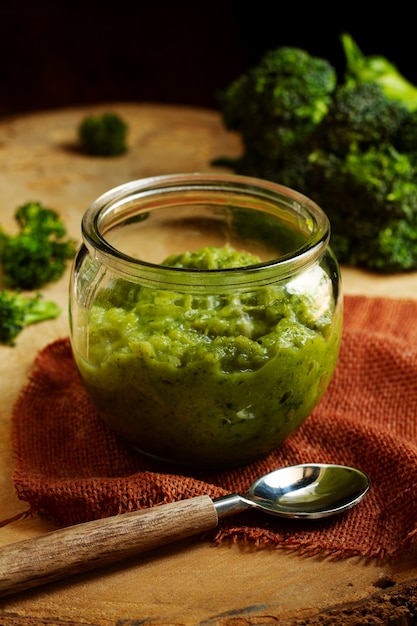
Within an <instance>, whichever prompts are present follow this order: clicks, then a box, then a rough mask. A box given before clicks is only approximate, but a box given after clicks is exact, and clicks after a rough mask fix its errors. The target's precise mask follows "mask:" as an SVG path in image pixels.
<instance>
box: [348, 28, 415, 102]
mask: <svg viewBox="0 0 417 626" xmlns="http://www.w3.org/2000/svg"><path fill="white" fill-rule="evenodd" d="M341 41H342V46H343V49H344V53H345V56H346V64H347V70H346V82H356V83H358V82H369V83H374V84H378V85H380V86H381V87H382V89H383V90H384V93H385V95H386V96H387V97H388V98H390V99H392V100H398V101H400V102H402V103H403V104H404V105H405V106H406V107H407V108H408V109H409V110H410V111H414V110H416V109H417V87H416V86H415V85H413V84H412V83H410V82H409V81H408V80H407V79H406V78H405V77H404V76H403V75H402V74H401V73H400V72H399V71H398V69H397V68H396V67H395V65H394V64H393V63H391V62H390V61H388V59H386V58H385V57H383V56H376V55H372V56H365V55H364V54H363V53H362V51H361V50H360V48H359V46H358V45H357V43H356V42H355V41H354V40H353V38H352V37H351V36H350V35H349V34H347V33H344V34H343V35H342V36H341Z"/></svg>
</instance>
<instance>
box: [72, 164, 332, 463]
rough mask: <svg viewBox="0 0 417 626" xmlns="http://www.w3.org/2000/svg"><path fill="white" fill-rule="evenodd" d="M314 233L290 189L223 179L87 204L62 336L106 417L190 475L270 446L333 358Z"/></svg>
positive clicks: (324, 244)
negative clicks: (67, 339)
mask: <svg viewBox="0 0 417 626" xmlns="http://www.w3.org/2000/svg"><path fill="white" fill-rule="evenodd" d="M329 230H330V229H329V222H328V219H327V217H326V215H325V214H324V213H323V211H322V210H321V209H320V208H319V207H318V206H317V205H316V204H315V203H314V202H312V201H311V200H309V199H308V198H306V197H305V196H303V195H300V194H299V193H297V192H296V191H293V190H291V189H288V188H285V187H281V186H279V185H277V184H274V183H271V182H267V181H261V180H257V179H251V178H246V177H242V176H234V175H221V174H184V175H172V176H160V177H155V178H148V179H143V180H137V181H132V182H129V183H127V184H124V185H121V186H119V187H117V188H115V189H112V190H110V191H108V192H107V193H105V194H104V195H102V196H101V197H99V198H98V199H97V200H96V201H95V202H93V204H92V205H91V206H90V207H89V209H88V210H87V211H86V213H85V215H84V217H83V222H82V231H83V241H84V243H83V244H82V246H81V248H80V250H79V252H78V254H77V257H76V259H75V263H74V266H73V272H72V278H71V287H70V291H71V293H70V335H71V342H72V348H73V352H74V357H75V361H76V363H77V366H78V369H79V372H80V375H81V378H82V380H83V382H84V384H85V387H86V389H87V391H88V393H89V396H90V398H91V400H92V402H93V403H94V405H95V406H96V408H97V410H98V412H99V413H100V415H101V416H102V418H103V419H104V420H105V422H106V423H107V424H108V425H109V426H110V427H111V428H112V429H113V430H114V431H115V432H116V433H118V434H119V435H120V436H121V437H122V438H123V439H124V440H125V441H126V442H128V443H129V444H130V445H132V446H134V447H135V448H136V449H137V450H138V451H140V452H141V453H144V454H146V455H149V456H151V457H153V458H155V459H159V460H161V461H166V462H169V463H174V464H180V465H189V466H195V467H200V468H210V467H219V468H220V467H228V466H235V465H239V464H243V463H247V462H250V461H252V460H254V459H257V458H260V457H262V456H264V455H266V454H268V453H269V452H270V451H271V450H272V449H274V448H275V447H276V446H279V445H280V444H281V443H282V442H283V441H284V439H285V438H286V437H288V435H290V434H291V433H293V432H294V431H295V429H297V428H298V427H299V426H300V425H301V424H302V423H303V422H304V421H305V420H306V419H307V417H308V416H309V415H310V414H311V412H312V410H313V408H314V407H315V406H316V404H317V402H318V401H319V400H320V398H321V397H322V395H323V393H324V392H325V390H326V388H327V386H328V384H329V381H330V379H331V377H332V374H333V372H334V369H335V366H336V362H337V358H338V354H339V348H340V342H341V333H342V317H343V306H342V296H341V291H340V273H339V267H338V263H337V261H336V259H335V258H334V255H333V254H332V252H331V250H330V249H329V245H328V242H329ZM242 250H244V251H245V252H244V254H246V253H250V255H255V256H254V257H252V256H250V257H248V258H247V257H245V256H243V257H242V258H240V257H238V251H242ZM196 251H198V252H196ZM185 252H187V253H188V254H185V255H184V254H183V253H185ZM189 253H191V254H189ZM193 253H194V254H193ZM171 255H174V256H175V255H177V256H176V257H175V260H174V261H173V260H172V257H171ZM178 255H180V256H179V257H178ZM223 256H225V257H227V259H226V260H225V261H224V264H226V265H227V267H221V266H219V265H218V264H216V258H217V257H220V258H222V257H223ZM166 257H171V260H170V261H169V263H171V264H174V265H175V264H176V265H175V266H173V265H170V266H168V265H165V264H163V263H164V261H165V259H166ZM190 259H192V262H193V264H192V267H190V266H189V262H190ZM248 259H249V260H248ZM231 262H234V263H235V264H237V265H238V267H230V263H231ZM242 263H243V266H242V265H241V264H242ZM178 265H179V266H178ZM220 265H221V264H220Z"/></svg>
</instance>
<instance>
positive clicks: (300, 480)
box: [0, 463, 370, 596]
mask: <svg viewBox="0 0 417 626" xmlns="http://www.w3.org/2000/svg"><path fill="white" fill-rule="evenodd" d="M369 486H370V481H369V478H368V476H367V475H366V474H365V473H364V472H362V471H360V470H358V469H355V468H352V467H346V466H343V465H325V464H320V463H319V464H302V465H295V466H292V467H283V468H281V469H278V470H275V471H273V472H270V473H269V474H266V475H265V476H263V477H261V478H259V479H258V480H256V481H255V482H254V483H253V484H252V485H251V486H250V488H249V490H248V491H247V493H246V494H245V495H240V494H237V493H232V494H229V495H226V496H222V497H220V498H215V499H214V500H212V499H211V498H210V497H209V496H197V497H195V498H189V499H186V500H180V501H178V502H173V503H170V504H163V505H159V506H155V507H151V508H148V509H144V510H141V511H133V512H130V513H123V514H122V515H115V516H112V517H107V518H104V519H99V520H94V521H91V522H84V523H82V524H76V525H75V526H69V527H68V528H62V529H60V530H56V531H52V532H49V533H45V534H44V535H39V536H37V537H34V538H30V539H25V540H23V541H19V542H17V543H14V544H10V545H6V546H3V547H2V548H0V596H6V595H10V594H12V593H16V592H18V591H24V590H26V589H30V588H33V587H36V586H40V585H43V584H45V583H48V582H52V581H55V580H60V579H63V578H66V577H68V576H72V575H74V574H79V573H81V572H85V571H88V570H92V569H95V568H98V567H100V566H102V565H107V564H109V563H114V562H116V561H120V560H122V559H124V558H127V557H129V556H133V555H135V554H139V553H141V552H144V551H146V550H149V549H152V548H157V547H159V546H162V545H164V544H167V543H170V542H172V541H174V540H179V539H184V538H186V537H190V536H192V535H195V534H197V533H201V532H204V531H207V530H210V529H212V528H215V527H216V526H217V524H218V521H219V519H222V518H224V517H228V516H230V515H234V514H236V513H241V512H243V511H246V510H247V509H250V508H252V507H253V508H256V509H260V510H262V511H265V512H266V513H270V514H272V515H278V516H280V517H290V518H303V519H318V518H321V517H327V516H329V515H334V514H336V513H341V512H342V511H345V510H346V509H349V508H351V507H352V506H354V505H355V504H357V503H358V502H359V501H360V500H361V499H362V498H363V496H364V495H365V494H366V492H367V491H368V489H369Z"/></svg>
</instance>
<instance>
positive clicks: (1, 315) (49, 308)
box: [0, 289, 61, 346]
mask: <svg viewBox="0 0 417 626" xmlns="http://www.w3.org/2000/svg"><path fill="white" fill-rule="evenodd" d="M60 313H61V309H60V308H59V307H58V305H57V304H55V302H51V301H44V300H41V296H40V294H37V295H35V296H24V295H23V294H21V293H18V292H15V291H7V290H5V289H3V290H0V343H1V344H3V345H9V346H13V345H14V344H15V340H16V338H17V336H18V335H19V334H20V333H21V332H22V330H23V329H24V328H26V326H29V324H36V323H38V322H42V321H44V320H47V319H54V318H56V317H58V316H59V315H60Z"/></svg>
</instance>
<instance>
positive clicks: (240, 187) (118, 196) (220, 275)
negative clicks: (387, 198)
mask: <svg viewBox="0 0 417 626" xmlns="http://www.w3.org/2000/svg"><path fill="white" fill-rule="evenodd" d="M172 190H176V191H189V190H199V191H207V192H210V191H216V192H219V191H225V192H229V193H230V192H233V191H234V192H239V193H240V194H245V195H247V196H251V197H252V196H253V197H256V198H258V199H259V200H264V201H269V202H271V203H274V204H276V205H277V206H278V203H281V204H282V203H283V202H285V205H286V208H287V209H288V210H290V211H291V212H292V213H293V214H294V216H295V217H297V216H298V218H299V219H300V218H301V219H302V220H308V223H309V236H307V237H306V239H305V241H303V243H302V245H301V246H299V247H298V248H297V249H295V250H293V251H292V252H291V253H287V254H283V255H281V256H279V257H277V258H273V259H270V260H267V261H262V262H260V263H258V264H254V265H249V266H244V267H235V268H222V269H197V270H196V269H187V268H178V267H170V266H166V265H160V264H157V263H152V262H149V261H145V260H142V259H138V258H136V257H132V256H130V255H128V254H126V253H124V252H122V251H121V250H119V249H117V248H116V247H114V246H113V245H112V244H110V242H109V241H108V240H107V239H106V237H105V231H106V228H108V225H109V222H111V219H112V214H114V212H115V211H116V212H117V211H119V212H121V211H123V206H124V203H126V202H127V201H128V199H132V198H135V200H138V201H139V200H140V199H141V198H145V197H151V196H152V195H155V196H156V195H157V194H161V193H164V192H169V191H172ZM210 202H211V201H210ZM81 226H82V236H83V241H84V244H85V246H86V247H87V248H88V249H89V252H90V254H92V255H93V256H94V257H96V258H99V259H100V260H101V261H103V262H104V263H106V264H107V265H110V266H111V267H113V269H115V270H116V271H118V272H120V273H122V274H125V275H129V276H130V275H132V274H135V272H137V271H140V273H141V278H142V279H143V278H145V279H146V278H147V279H149V280H153V281H155V280H156V281H158V280H159V281H162V282H165V279H164V278H163V277H162V276H161V273H163V276H164V277H167V276H169V282H170V283H171V284H177V285H179V284H181V285H185V284H187V285H190V284H195V285H198V284H200V283H201V284H207V281H210V282H212V281H213V284H214V283H216V282H222V283H223V284H226V283H227V284H230V285H232V284H233V285H237V284H244V283H248V282H250V283H253V282H259V281H261V282H263V281H269V280H271V276H272V275H274V276H275V278H276V277H277V276H279V277H280V278H287V277H288V276H291V275H293V274H295V273H297V272H300V271H301V270H303V269H305V268H307V267H308V266H310V265H311V264H312V263H314V262H316V261H317V259H318V258H320V257H321V255H322V254H323V253H324V251H325V250H326V248H327V246H328V243H329V239H330V222H329V219H328V217H327V215H326V214H325V212H324V211H323V210H322V209H321V207H319V205H318V204H316V203H315V202H314V201H313V200H311V199H310V198H308V197H307V196H305V195H303V194H301V193H300V192H298V191H296V190H294V189H291V188H289V187H285V186H284V185H280V184H279V183H275V182H272V181H268V180H264V179H258V178H253V177H248V176H241V175H236V174H224V173H199V172H193V173H188V174H187V173H185V174H166V175H159V176H151V177H147V178H142V179H136V180H131V181H129V182H126V183H123V184H121V185H118V186H116V187H113V188H112V189H110V190H108V191H106V192H105V193H103V194H102V195H100V196H99V197H98V198H97V199H95V200H94V201H93V202H92V204H91V205H90V206H89V207H88V208H87V210H86V211H85V213H84V215H83V218H82V225H81Z"/></svg>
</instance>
